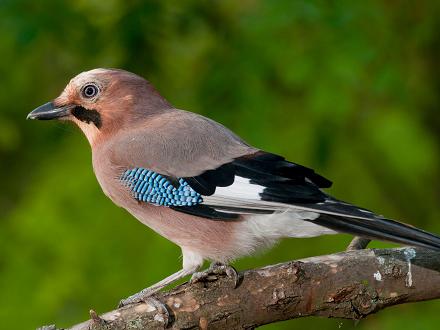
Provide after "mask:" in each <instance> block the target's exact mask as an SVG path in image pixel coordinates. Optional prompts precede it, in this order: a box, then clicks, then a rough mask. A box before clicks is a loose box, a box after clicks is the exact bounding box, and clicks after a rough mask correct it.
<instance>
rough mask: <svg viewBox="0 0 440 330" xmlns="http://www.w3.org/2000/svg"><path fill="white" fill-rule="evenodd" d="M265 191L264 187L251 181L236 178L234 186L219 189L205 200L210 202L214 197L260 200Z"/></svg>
mask: <svg viewBox="0 0 440 330" xmlns="http://www.w3.org/2000/svg"><path fill="white" fill-rule="evenodd" d="M263 190H264V187H263V186H260V185H257V184H252V183H251V182H250V180H249V179H246V178H243V177H241V176H236V177H235V180H234V183H233V184H231V185H230V186H228V187H217V188H216V189H215V194H214V195H213V196H210V197H205V198H204V199H205V200H209V199H210V198H211V197H213V198H241V199H250V200H259V199H260V194H261V193H262V192H263Z"/></svg>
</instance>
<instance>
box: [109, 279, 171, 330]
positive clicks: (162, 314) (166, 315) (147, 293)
mask: <svg viewBox="0 0 440 330" xmlns="http://www.w3.org/2000/svg"><path fill="white" fill-rule="evenodd" d="M154 293H155V291H151V290H148V288H147V289H144V290H142V291H140V292H138V293H136V294H134V295H132V296H130V297H128V298H126V299H122V300H121V301H120V302H119V304H118V308H121V307H124V306H127V305H132V304H137V303H146V304H148V305H150V306H152V307H154V308H155V309H156V311H157V314H156V315H155V316H154V320H155V321H158V322H161V323H163V324H164V328H166V327H167V326H168V324H169V322H170V312H169V311H168V308H167V305H166V304H164V303H163V302H161V301H160V300H158V299H156V298H154V297H152V296H151V295H152V294H154Z"/></svg>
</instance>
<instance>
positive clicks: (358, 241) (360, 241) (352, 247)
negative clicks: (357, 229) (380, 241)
mask: <svg viewBox="0 0 440 330" xmlns="http://www.w3.org/2000/svg"><path fill="white" fill-rule="evenodd" d="M370 242H371V239H368V238H365V237H360V236H355V237H354V238H353V239H352V241H351V242H350V244H348V246H347V249H346V251H356V250H363V249H365V248H367V246H368V243H370Z"/></svg>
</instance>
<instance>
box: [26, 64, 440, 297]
mask: <svg viewBox="0 0 440 330" xmlns="http://www.w3.org/2000/svg"><path fill="white" fill-rule="evenodd" d="M27 118H28V119H38V120H61V121H70V122H73V123H74V124H76V125H77V126H78V127H79V128H80V130H81V131H82V132H83V133H84V135H85V137H86V138H87V140H88V142H89V143H90V146H91V151H92V164H93V170H94V172H95V175H96V178H97V181H98V183H99V185H100V186H101V188H102V190H103V192H104V194H105V195H107V196H108V197H109V198H110V199H111V200H112V201H113V202H114V204H116V205H117V206H119V207H122V208H124V209H126V210H127V211H128V212H129V213H131V214H132V215H133V216H134V217H135V218H136V219H138V220H139V221H140V222H142V223H143V224H145V225H146V226H148V227H150V228H151V229H152V230H154V231H155V232H157V233H158V234H160V235H162V236H163V237H165V238H167V239H168V240H170V241H171V242H173V243H175V244H177V245H178V246H179V247H180V248H181V250H182V256H183V265H182V269H181V270H179V271H178V272H176V273H174V274H172V275H170V276H168V277H166V278H165V279H163V280H161V281H160V282H158V283H156V284H154V285H152V286H150V287H148V288H145V289H143V290H142V291H140V292H138V293H136V294H134V295H131V296H130V297H128V298H126V299H123V300H121V303H120V306H123V305H128V304H133V303H137V302H142V301H145V300H146V299H149V297H152V296H153V295H154V294H155V293H156V292H158V291H159V290H161V289H163V288H164V287H166V286H168V285H170V284H173V283H174V282H176V281H178V280H180V279H182V278H184V277H186V276H189V275H192V278H191V281H193V282H197V281H202V280H203V279H204V278H206V276H208V274H210V273H211V274H212V273H215V274H220V273H226V274H227V275H228V276H230V277H231V278H233V279H234V281H235V283H237V276H238V275H237V272H236V271H235V269H234V268H232V267H231V266H230V263H231V262H232V261H233V260H235V259H237V258H240V257H243V256H247V255H252V254H254V253H255V252H257V251H260V250H264V249H268V248H270V247H272V246H273V245H274V244H275V243H277V242H278V241H279V240H281V239H284V238H301V237H314V236H320V235H329V234H337V233H348V234H352V235H354V237H355V239H354V240H353V242H354V243H356V244H354V245H353V247H356V245H357V246H358V247H359V248H363V247H366V244H368V242H369V241H370V240H371V239H376V240H383V241H390V242H395V243H400V244H409V245H413V246H418V247H423V248H428V249H431V250H436V251H439V250H440V237H439V236H438V235H435V234H433V233H429V232H427V231H424V230H422V229H418V228H415V227H413V226H410V225H407V224H404V223H401V222H398V221H395V220H392V219H388V218H385V217H384V216H382V215H378V214H375V213H373V212H372V211H370V210H367V209H364V208H361V207H358V206H355V205H352V204H350V203H347V202H344V201H341V200H338V199H336V198H335V197H332V196H331V195H329V194H327V193H326V192H325V191H324V189H325V188H329V187H330V186H331V185H332V182H331V181H330V180H328V179H327V178H325V177H324V176H322V175H320V174H318V173H316V172H315V171H314V170H313V169H311V168H308V167H306V166H302V165H300V164H297V163H294V162H291V161H289V160H287V159H285V158H284V157H283V156H280V155H278V154H275V153H271V152H268V151H264V150H261V149H259V148H256V147H253V146H251V145H250V144H248V143H247V142H245V141H244V140H243V139H241V138H240V137H239V136H238V135H236V134H234V133H233V132H232V131H230V130H229V129H227V128H226V127H225V126H223V125H221V124H219V123H217V122H215V121H213V120H211V119H209V118H206V117H204V116H202V115H199V114H196V113H192V112H188V111H184V110H180V109H178V108H176V107H174V106H173V105H172V104H171V103H169V102H168V101H167V100H166V99H165V98H164V97H163V96H161V95H160V94H159V92H158V91H157V90H156V89H155V87H154V86H153V85H152V84H151V83H150V82H148V81H147V80H146V79H144V78H142V77H140V76H138V75H136V74H134V73H131V72H128V71H124V70H121V69H102V68H99V69H93V70H90V71H85V72H82V73H80V74H78V75H77V76H75V77H74V78H73V79H71V80H70V82H69V83H68V84H67V86H66V87H65V89H64V90H63V91H62V93H61V94H60V95H59V96H58V97H56V98H55V99H53V100H52V101H50V102H48V103H46V104H44V105H42V106H40V107H38V108H36V109H35V110H33V111H32V112H30V113H29V114H28V116H27ZM205 261H211V262H212V264H211V266H210V267H209V268H208V269H207V270H206V271H204V272H200V271H199V270H200V268H201V267H202V265H203V263H204V262H205Z"/></svg>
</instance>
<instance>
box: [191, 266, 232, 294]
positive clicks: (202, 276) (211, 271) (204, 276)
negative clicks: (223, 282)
mask: <svg viewBox="0 0 440 330" xmlns="http://www.w3.org/2000/svg"><path fill="white" fill-rule="evenodd" d="M218 275H226V276H227V277H228V278H230V279H231V280H232V281H233V283H234V289H235V288H236V287H237V286H238V284H239V282H240V275H239V274H238V272H237V271H236V270H235V268H234V267H232V266H229V265H224V264H221V263H213V264H211V266H210V267H209V268H208V269H207V270H205V271H203V272H197V273H194V274H193V275H192V277H191V280H190V283H191V284H193V283H197V282H210V281H215V280H217V279H218Z"/></svg>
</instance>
